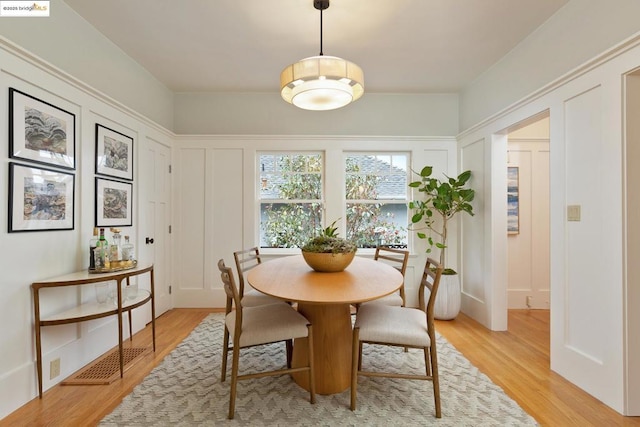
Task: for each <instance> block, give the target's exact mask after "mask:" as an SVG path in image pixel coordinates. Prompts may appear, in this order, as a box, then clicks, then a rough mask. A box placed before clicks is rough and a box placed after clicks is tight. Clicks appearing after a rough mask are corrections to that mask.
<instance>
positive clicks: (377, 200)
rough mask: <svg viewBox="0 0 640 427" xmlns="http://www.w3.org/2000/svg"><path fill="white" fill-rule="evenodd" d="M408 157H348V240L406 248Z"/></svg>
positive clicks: (382, 154)
mask: <svg viewBox="0 0 640 427" xmlns="http://www.w3.org/2000/svg"><path fill="white" fill-rule="evenodd" d="M409 158H410V157H409V153H389V152H358V153H353V152H350V153H345V169H344V170H345V195H346V201H345V202H346V204H345V210H346V215H345V216H346V219H347V229H346V237H347V239H349V240H351V241H353V242H355V243H356V244H357V246H358V247H360V248H373V247H376V246H377V245H388V246H392V247H398V248H406V247H407V224H408V217H407V203H408V201H409V200H408V189H409V187H408V179H409Z"/></svg>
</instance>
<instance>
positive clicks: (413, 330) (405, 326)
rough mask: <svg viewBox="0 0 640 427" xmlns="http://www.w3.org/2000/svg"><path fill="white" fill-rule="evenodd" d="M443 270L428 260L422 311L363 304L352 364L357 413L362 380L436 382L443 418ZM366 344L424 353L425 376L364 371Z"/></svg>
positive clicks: (437, 408)
mask: <svg viewBox="0 0 640 427" xmlns="http://www.w3.org/2000/svg"><path fill="white" fill-rule="evenodd" d="M442 270H443V268H442V266H441V265H440V264H439V263H438V262H437V261H435V260H433V259H431V258H428V259H427V262H426V264H425V267H424V272H423V274H422V280H421V282H420V289H419V294H418V300H419V304H420V306H419V308H408V307H397V306H388V305H384V304H363V305H362V306H360V309H359V310H358V313H357V314H356V321H355V324H354V328H353V344H352V345H353V347H352V360H351V363H352V370H351V410H352V411H353V410H355V409H356V398H357V389H358V377H359V376H370V377H396V378H405V379H419V380H431V381H432V382H433V394H434V400H435V412H436V418H440V417H441V416H442V413H441V408H440V383H439V377H438V356H437V352H436V331H435V326H434V320H433V319H434V318H433V307H434V304H435V299H436V294H437V293H438V286H439V285H440V277H441V275H442ZM426 290H429V298H428V300H427V301H426V302H425V291H426ZM364 343H367V344H379V345H388V346H397V347H405V348H407V347H408V348H419V349H422V350H423V352H424V363H425V375H417V374H405V373H389V372H379V371H366V370H364V369H363V367H362V366H363V361H362V346H363V344H364Z"/></svg>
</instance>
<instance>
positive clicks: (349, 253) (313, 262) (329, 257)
mask: <svg viewBox="0 0 640 427" xmlns="http://www.w3.org/2000/svg"><path fill="white" fill-rule="evenodd" d="M336 222H337V220H336V221H333V222H332V223H331V225H330V226H328V227H327V228H325V229H323V230H322V233H320V234H319V235H318V236H316V237H314V238H312V239H311V240H310V241H308V242H307V243H306V244H305V245H304V246H303V247H302V248H301V249H302V256H303V257H304V260H305V261H306V262H307V264H308V265H309V267H311V268H312V269H314V270H315V271H318V272H323V273H331V272H338V271H343V270H344V269H345V268H347V267H348V266H349V264H351V261H353V257H354V256H355V254H356V250H357V247H356V245H355V244H354V243H353V242H350V241H348V240H346V239H343V238H342V237H338V227H336V226H335V224H336Z"/></svg>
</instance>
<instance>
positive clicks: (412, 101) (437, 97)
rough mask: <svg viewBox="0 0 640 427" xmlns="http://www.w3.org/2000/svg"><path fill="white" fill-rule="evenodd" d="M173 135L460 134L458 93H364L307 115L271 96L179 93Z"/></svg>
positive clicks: (262, 94) (274, 94) (265, 94)
mask: <svg viewBox="0 0 640 427" xmlns="http://www.w3.org/2000/svg"><path fill="white" fill-rule="evenodd" d="M175 98H176V99H175V131H176V132H177V133H179V134H187V135H212V134H218V135H376V136H380V135H393V136H414V135H444V136H447V135H456V134H457V133H458V96H457V95H456V94H415V95H412V94H377V93H365V95H364V96H363V97H362V98H361V99H359V100H358V101H357V102H355V103H353V104H350V105H348V106H346V107H343V108H340V109H338V110H332V111H306V110H301V109H299V108H296V107H294V106H293V105H291V104H287V103H286V102H283V101H282V98H281V97H280V95H279V94H278V93H276V92H274V93H271V94H268V93H231V94H229V93H177V94H176V96H175Z"/></svg>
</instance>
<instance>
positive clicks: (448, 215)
mask: <svg viewBox="0 0 640 427" xmlns="http://www.w3.org/2000/svg"><path fill="white" fill-rule="evenodd" d="M432 172H433V167H432V166H425V167H424V168H422V170H421V171H420V181H414V182H412V183H410V184H409V187H411V188H414V189H417V190H418V192H419V193H420V194H422V195H423V197H422V198H420V199H416V200H413V201H411V202H409V208H410V209H412V210H413V214H412V216H411V226H410V227H411V229H412V230H414V231H416V234H417V236H418V237H419V238H420V239H425V240H426V241H427V243H428V247H427V253H431V252H432V250H433V247H434V246H435V247H436V248H437V249H440V264H441V265H442V266H443V267H444V268H445V269H444V271H443V276H442V278H441V282H440V288H439V290H438V295H437V297H436V308H435V317H436V318H437V319H453V318H455V317H456V316H457V315H458V312H459V311H460V282H459V279H458V277H457V273H456V271H455V270H453V269H452V268H449V267H447V264H446V249H447V232H448V226H449V223H450V221H451V220H452V219H453V218H454V217H455V216H456V215H457V214H458V213H459V212H466V213H468V214H469V215H472V216H473V206H472V205H471V202H472V201H473V198H474V196H475V190H473V189H472V188H468V187H467V184H468V181H469V179H470V178H471V171H464V172H462V173H461V174H459V175H458V176H457V177H456V178H453V177H448V176H446V175H445V178H446V179H444V180H439V179H437V178H434V177H432V176H431V174H432ZM450 283H451V284H450ZM443 285H444V286H443Z"/></svg>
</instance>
